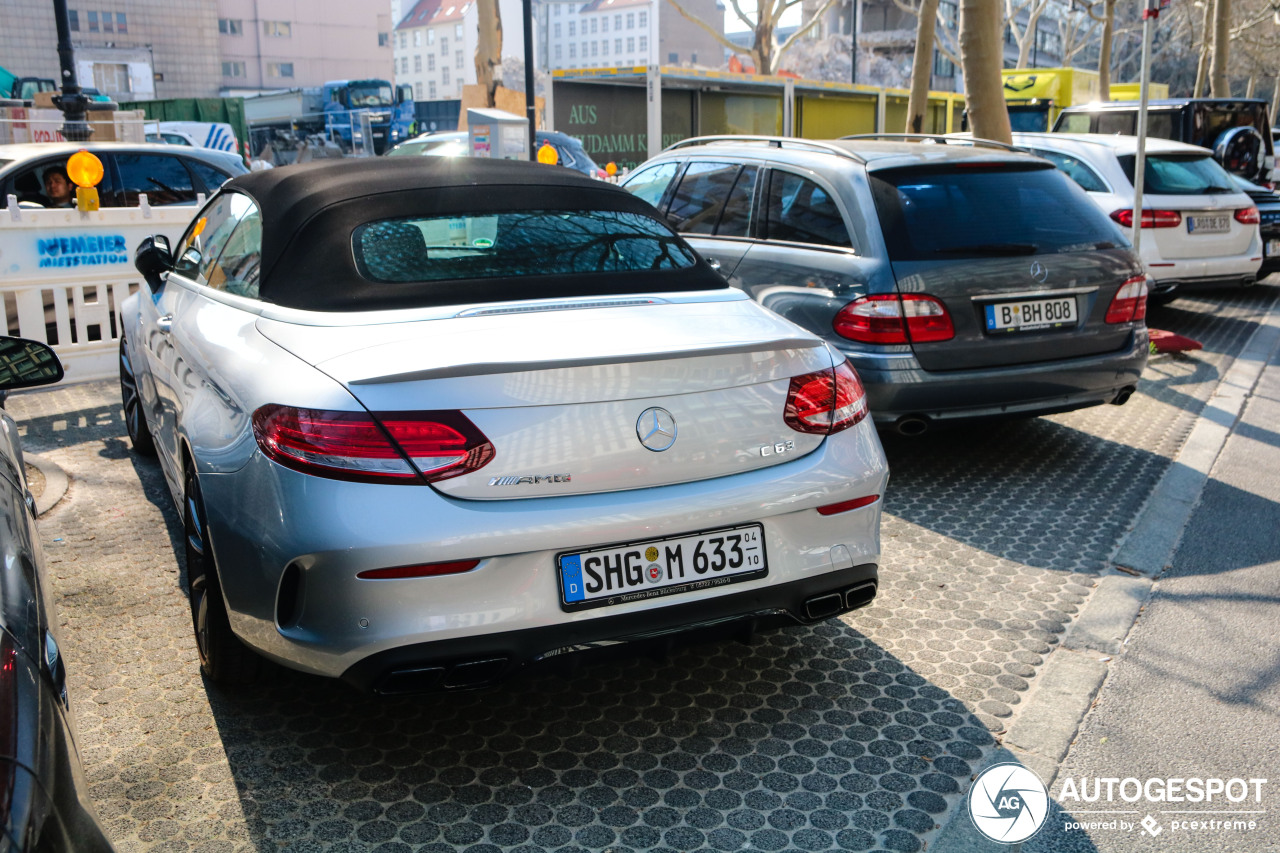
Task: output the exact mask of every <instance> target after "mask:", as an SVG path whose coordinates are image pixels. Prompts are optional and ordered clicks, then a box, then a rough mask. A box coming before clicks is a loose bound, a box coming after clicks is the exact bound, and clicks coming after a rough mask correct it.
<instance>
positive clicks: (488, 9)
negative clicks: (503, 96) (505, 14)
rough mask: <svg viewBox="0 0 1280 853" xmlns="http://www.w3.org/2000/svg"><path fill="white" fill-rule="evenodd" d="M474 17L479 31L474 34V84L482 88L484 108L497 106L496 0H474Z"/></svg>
mask: <svg viewBox="0 0 1280 853" xmlns="http://www.w3.org/2000/svg"><path fill="white" fill-rule="evenodd" d="M476 17H477V18H478V19H479V31H478V32H477V33H476V82H477V83H478V84H480V85H481V86H483V87H484V93H485V95H484V103H485V106H486V107H493V106H497V104H496V102H495V100H494V95H495V93H496V92H497V89H498V81H497V80H496V79H495V78H494V74H493V69H494V68H501V67H502V15H501V13H500V12H499V11H498V0H476Z"/></svg>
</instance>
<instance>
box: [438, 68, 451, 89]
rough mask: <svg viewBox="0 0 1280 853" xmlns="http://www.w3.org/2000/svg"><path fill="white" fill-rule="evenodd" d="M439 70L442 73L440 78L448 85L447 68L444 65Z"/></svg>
mask: <svg viewBox="0 0 1280 853" xmlns="http://www.w3.org/2000/svg"><path fill="white" fill-rule="evenodd" d="M440 70H441V72H442V74H443V76H442V77H441V78H440V79H441V81H442V82H443V83H444V84H445V85H446V86H448V85H449V69H448V68H447V67H445V68H442V69H440Z"/></svg>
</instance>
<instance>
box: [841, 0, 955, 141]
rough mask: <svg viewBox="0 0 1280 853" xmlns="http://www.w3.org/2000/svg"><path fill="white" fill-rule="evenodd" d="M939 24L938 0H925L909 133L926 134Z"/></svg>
mask: <svg viewBox="0 0 1280 853" xmlns="http://www.w3.org/2000/svg"><path fill="white" fill-rule="evenodd" d="M854 2H857V0H854ZM937 22H938V0H923V2H922V3H921V4H920V24H919V26H917V27H916V54H915V58H914V59H913V60H912V62H911V97H910V99H909V100H908V101H907V129H906V132H907V133H924V113H925V110H927V109H928V108H929V81H930V80H931V79H932V78H933V28H934V25H935V24H937Z"/></svg>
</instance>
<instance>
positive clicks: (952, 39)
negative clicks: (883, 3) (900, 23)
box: [893, 0, 960, 66]
mask: <svg viewBox="0 0 1280 853" xmlns="http://www.w3.org/2000/svg"><path fill="white" fill-rule="evenodd" d="M923 3H924V0H915V2H910V0H893V5H895V6H897V7H898V8H899V9H901V10H902V11H904V12H906V13H907V14H909V15H914V16H915V17H916V19H917V20H919V18H920V14H921V12H920V8H921V6H922V5H923ZM958 23H959V21H958V19H956V20H950V19H948V18H947V16H946V15H945V14H943V11H942V6H941V5H938V4H935V11H934V24H935V25H934V30H933V46H934V47H936V48H937V49H938V53H941V54H942V55H943V56H945V57H946V58H947V59H949V60H951V61H952V62H953V63H954V64H956V65H957V66H958V65H960V28H959V26H958Z"/></svg>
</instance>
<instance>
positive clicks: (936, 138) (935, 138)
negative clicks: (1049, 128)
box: [840, 133, 1022, 153]
mask: <svg viewBox="0 0 1280 853" xmlns="http://www.w3.org/2000/svg"><path fill="white" fill-rule="evenodd" d="M840 138H841V139H887V140H890V141H899V142H906V141H908V140H912V139H918V140H920V141H921V142H936V143H938V144H939V145H976V146H980V147H986V148H1001V149H1003V150H1005V151H1018V152H1019V153H1021V150H1022V149H1020V148H1017V147H1015V146H1013V145H1006V144H1005V143H1003V142H996V141H995V140H993V139H974V138H972V137H956V136H943V135H941V134H937V133H855V134H853V135H852V136H842V137H840Z"/></svg>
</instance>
